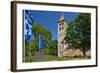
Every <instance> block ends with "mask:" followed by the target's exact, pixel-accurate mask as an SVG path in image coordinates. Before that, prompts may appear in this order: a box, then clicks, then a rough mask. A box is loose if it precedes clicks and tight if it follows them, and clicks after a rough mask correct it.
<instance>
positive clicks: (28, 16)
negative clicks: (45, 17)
mask: <svg viewBox="0 0 100 73" xmlns="http://www.w3.org/2000/svg"><path fill="white" fill-rule="evenodd" d="M24 20H25V22H24V24H25V32H24V34H25V40H29V39H30V37H31V35H32V24H33V21H32V16H31V14H30V12H29V11H28V10H24Z"/></svg>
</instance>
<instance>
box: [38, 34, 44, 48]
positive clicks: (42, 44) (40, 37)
mask: <svg viewBox="0 0 100 73" xmlns="http://www.w3.org/2000/svg"><path fill="white" fill-rule="evenodd" d="M42 48H44V43H43V39H42V36H41V34H40V35H39V49H42Z"/></svg>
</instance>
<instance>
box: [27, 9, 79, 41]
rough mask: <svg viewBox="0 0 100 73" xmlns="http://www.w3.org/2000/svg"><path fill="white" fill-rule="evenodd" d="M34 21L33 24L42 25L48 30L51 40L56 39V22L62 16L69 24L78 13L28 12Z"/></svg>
mask: <svg viewBox="0 0 100 73" xmlns="http://www.w3.org/2000/svg"><path fill="white" fill-rule="evenodd" d="M28 11H29V12H30V14H31V16H32V18H33V19H34V22H36V23H39V24H41V25H43V27H44V28H46V29H49V30H50V31H51V33H52V40H54V39H57V21H58V20H59V19H60V17H61V16H62V15H64V17H65V19H66V20H67V21H68V23H70V22H71V21H72V20H73V19H74V18H76V17H77V16H78V15H79V13H76V12H56V11H35V10H28Z"/></svg>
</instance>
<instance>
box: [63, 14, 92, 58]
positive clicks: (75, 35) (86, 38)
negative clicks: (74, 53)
mask: <svg viewBox="0 0 100 73" xmlns="http://www.w3.org/2000/svg"><path fill="white" fill-rule="evenodd" d="M65 40H66V42H67V43H68V44H69V47H71V48H80V49H81V50H82V51H83V55H84V57H86V50H89V49H90V48H91V47H90V46H91V15H90V14H89V13H80V15H79V16H78V17H77V18H75V19H74V20H73V21H72V22H71V23H70V24H69V26H68V28H67V30H66V37H65Z"/></svg>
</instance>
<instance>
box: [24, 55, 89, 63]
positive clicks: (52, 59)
mask: <svg viewBox="0 0 100 73" xmlns="http://www.w3.org/2000/svg"><path fill="white" fill-rule="evenodd" d="M85 59H88V58H74V57H73V58H71V57H56V56H45V57H43V58H36V57H34V56H33V57H31V58H29V57H26V58H25V61H24V62H45V61H69V60H85Z"/></svg>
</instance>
